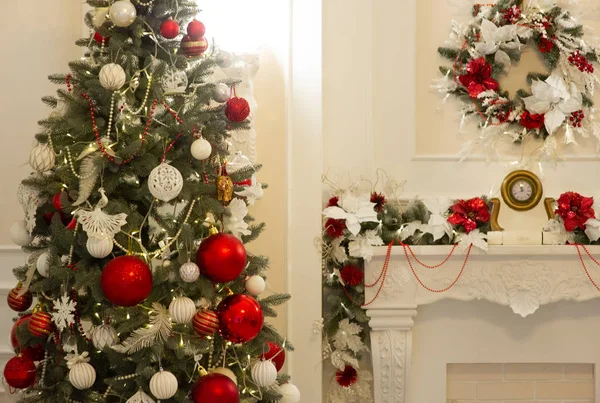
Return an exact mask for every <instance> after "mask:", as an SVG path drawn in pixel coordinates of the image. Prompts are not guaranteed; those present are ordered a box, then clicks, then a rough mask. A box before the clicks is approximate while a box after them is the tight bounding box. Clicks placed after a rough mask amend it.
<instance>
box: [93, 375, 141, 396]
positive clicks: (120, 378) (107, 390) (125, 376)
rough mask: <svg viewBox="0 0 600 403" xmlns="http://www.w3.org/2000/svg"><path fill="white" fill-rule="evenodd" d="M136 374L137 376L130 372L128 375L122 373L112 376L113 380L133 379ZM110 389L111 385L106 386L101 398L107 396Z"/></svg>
mask: <svg viewBox="0 0 600 403" xmlns="http://www.w3.org/2000/svg"><path fill="white" fill-rule="evenodd" d="M136 376H138V375H137V374H130V375H122V376H117V377H115V378H113V380H115V381H127V380H129V379H133V378H135V377H136ZM111 391H112V386H110V385H109V386H108V388H107V389H106V391H105V392H104V394H103V395H102V397H103V398H105V399H106V398H107V397H108V395H109V393H110V392H111Z"/></svg>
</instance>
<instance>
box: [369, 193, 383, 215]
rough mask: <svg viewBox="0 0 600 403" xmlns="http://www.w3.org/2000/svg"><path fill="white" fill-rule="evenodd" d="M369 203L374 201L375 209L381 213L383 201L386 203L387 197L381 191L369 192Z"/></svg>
mask: <svg viewBox="0 0 600 403" xmlns="http://www.w3.org/2000/svg"><path fill="white" fill-rule="evenodd" d="M371 203H375V211H377V212H378V213H381V212H382V211H383V207H384V206H385V203H387V199H386V198H385V196H384V195H383V194H382V193H377V192H373V193H371Z"/></svg>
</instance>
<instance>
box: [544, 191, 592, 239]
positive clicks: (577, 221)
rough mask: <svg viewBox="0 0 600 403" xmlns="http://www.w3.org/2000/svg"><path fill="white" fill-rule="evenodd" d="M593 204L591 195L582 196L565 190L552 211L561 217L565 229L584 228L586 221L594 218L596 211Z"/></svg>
mask: <svg viewBox="0 0 600 403" xmlns="http://www.w3.org/2000/svg"><path fill="white" fill-rule="evenodd" d="M593 204H594V198H593V197H584V196H582V195H580V194H579V193H575V192H567V193H563V194H562V195H560V198H559V199H558V208H557V209H556V210H555V211H554V213H555V214H558V215H559V216H560V217H561V218H562V219H563V221H564V223H565V229H566V230H567V231H574V230H575V229H576V228H580V229H582V230H585V223H586V221H587V220H589V219H590V218H596V213H595V212H594V209H593V208H592V205H593Z"/></svg>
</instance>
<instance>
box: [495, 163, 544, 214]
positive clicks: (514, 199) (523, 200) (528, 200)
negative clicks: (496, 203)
mask: <svg viewBox="0 0 600 403" xmlns="http://www.w3.org/2000/svg"><path fill="white" fill-rule="evenodd" d="M501 190H502V198H503V199H504V202H505V203H506V205H507V206H508V207H510V208H511V209H513V210H517V211H527V210H531V209H532V208H534V207H535V206H537V204H538V203H539V202H540V200H541V198H542V192H543V189H542V183H541V182H540V179H539V178H538V177H537V176H536V175H535V174H534V173H532V172H529V171H524V170H521V171H514V172H511V173H510V174H508V176H507V177H506V178H505V179H504V182H503V183H502V188H501Z"/></svg>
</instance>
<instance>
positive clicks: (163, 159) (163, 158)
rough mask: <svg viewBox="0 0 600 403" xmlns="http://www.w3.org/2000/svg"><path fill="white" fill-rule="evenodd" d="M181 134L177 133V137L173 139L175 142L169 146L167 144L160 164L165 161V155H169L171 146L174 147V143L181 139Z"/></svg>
mask: <svg viewBox="0 0 600 403" xmlns="http://www.w3.org/2000/svg"><path fill="white" fill-rule="evenodd" d="M182 134H183V132H179V133H178V134H177V136H176V137H175V140H173V141H172V142H171V144H169V146H168V147H167V149H166V150H165V152H164V154H163V156H162V158H161V160H160V162H161V163H162V162H165V159H166V158H167V154H168V153H169V151H171V148H173V146H174V145H175V142H177V140H179V137H181V135H182Z"/></svg>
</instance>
